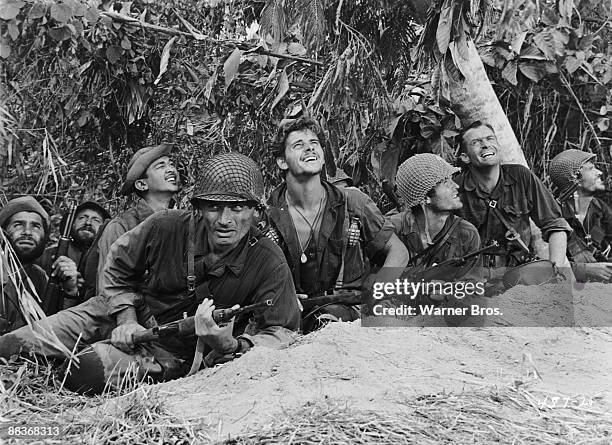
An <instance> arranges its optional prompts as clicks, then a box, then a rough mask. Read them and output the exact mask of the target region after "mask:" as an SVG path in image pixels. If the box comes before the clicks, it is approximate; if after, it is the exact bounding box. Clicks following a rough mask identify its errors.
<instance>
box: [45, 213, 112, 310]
mask: <svg viewBox="0 0 612 445" xmlns="http://www.w3.org/2000/svg"><path fill="white" fill-rule="evenodd" d="M66 217H67V215H64V217H63V218H62V222H61V223H60V227H64V224H65V223H66ZM107 219H110V214H109V213H108V211H107V210H106V209H105V208H104V207H102V206H101V205H100V204H98V203H96V202H93V201H86V202H83V203H81V204H79V206H78V207H77V208H76V212H75V216H74V223H73V224H72V228H71V234H70V235H71V236H70V244H69V245H68V253H67V256H68V258H70V259H71V260H72V261H74V262H75V263H76V265H77V270H78V271H79V274H80V275H81V276H80V279H79V288H80V289H79V294H80V295H81V297H83V298H84V295H85V293H86V290H87V289H89V288H95V285H96V271H95V270H94V271H88V270H87V269H86V267H85V263H86V258H87V255H86V253H87V251H88V250H89V248H90V247H91V245H92V244H93V242H94V239H95V238H96V236H97V234H98V231H99V230H100V229H101V228H102V227H103V225H104V222H105V221H106V220H107ZM56 251H57V244H56V245H53V246H50V247H47V248H46V249H45V251H44V252H43V254H42V255H41V257H40V259H39V261H38V264H39V265H40V266H41V267H42V268H43V269H44V270H46V271H48V270H49V268H50V266H51V264H52V263H53V261H55V252H56Z"/></svg>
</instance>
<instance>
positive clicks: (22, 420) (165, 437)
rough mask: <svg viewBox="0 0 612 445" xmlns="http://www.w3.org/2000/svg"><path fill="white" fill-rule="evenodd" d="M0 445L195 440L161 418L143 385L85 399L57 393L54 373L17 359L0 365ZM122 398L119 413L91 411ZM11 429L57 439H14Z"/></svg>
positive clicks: (186, 429) (188, 429) (189, 431)
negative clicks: (51, 430)
mask: <svg viewBox="0 0 612 445" xmlns="http://www.w3.org/2000/svg"><path fill="white" fill-rule="evenodd" d="M0 383H1V386H0V442H2V443H5V441H6V442H7V443H20V442H21V443H32V441H33V440H34V439H36V441H37V442H38V443H49V444H51V443H61V444H70V443H91V444H98V443H107V444H140V443H142V444H144V443H147V444H150V443H159V444H166V443H167V444H187V443H194V442H196V441H197V442H201V441H200V440H197V436H196V433H195V432H194V429H193V426H192V425H190V424H185V423H182V422H180V421H178V420H177V419H175V418H173V417H171V416H169V415H167V414H166V412H165V410H164V409H163V406H162V401H161V400H159V398H158V397H157V395H156V394H155V393H154V392H153V391H152V389H153V387H151V386H148V385H139V384H132V385H126V386H125V387H124V389H122V391H121V392H119V393H112V394H110V393H107V394H105V395H102V396H98V397H85V396H80V395H78V394H75V393H73V392H71V391H68V390H66V389H64V388H63V387H62V380H61V379H60V375H59V373H58V371H57V368H56V367H53V366H52V364H49V363H46V362H44V363H43V362H40V361H36V359H33V360H27V359H24V360H22V359H20V360H19V361H12V362H9V363H8V364H3V365H0ZM116 396H121V399H122V404H121V407H122V409H121V411H120V412H115V413H113V414H112V415H109V414H105V415H100V414H98V412H97V410H96V409H95V408H96V407H98V406H100V405H102V404H103V403H104V402H106V401H108V400H110V399H111V398H114V397H116ZM10 426H13V427H36V426H38V427H42V426H45V427H57V428H58V429H59V431H60V434H59V435H57V436H54V435H53V436H47V437H37V438H30V439H28V440H25V439H16V438H15V437H14V436H9V434H8V431H9V430H8V428H9V427H10Z"/></svg>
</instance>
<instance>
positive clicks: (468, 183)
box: [463, 165, 516, 195]
mask: <svg viewBox="0 0 612 445" xmlns="http://www.w3.org/2000/svg"><path fill="white" fill-rule="evenodd" d="M515 183H516V178H515V177H514V176H513V175H512V174H511V173H510V172H509V171H507V170H506V168H505V166H504V165H500V169H499V179H498V181H497V184H496V185H495V187H494V188H493V191H492V192H491V193H490V194H493V192H494V191H495V190H497V189H498V188H499V185H500V184H503V186H504V187H506V186H511V185H513V184H515ZM463 188H464V189H465V190H466V191H468V192H473V191H474V190H476V189H478V191H479V192H480V193H481V194H483V195H487V193H486V192H484V190H482V188H480V184H479V183H478V182H477V181H476V179H475V178H474V175H473V174H472V169H471V168H468V170H467V172H466V173H465V177H464V180H463Z"/></svg>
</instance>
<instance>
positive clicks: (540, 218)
mask: <svg viewBox="0 0 612 445" xmlns="http://www.w3.org/2000/svg"><path fill="white" fill-rule="evenodd" d="M529 185H530V189H531V199H532V207H531V212H530V214H529V216H531V218H532V219H533V221H534V222H535V223H536V225H537V226H538V227H539V228H540V230H541V231H542V238H543V239H544V241H546V242H548V239H549V238H550V234H551V233H553V232H566V233H567V235H569V234H570V233H572V228H571V227H570V225H569V224H568V222H567V221H566V220H565V218H563V215H562V213H561V208H560V207H559V205H558V204H557V202H556V201H555V200H554V198H553V196H552V194H551V193H550V192H549V191H548V190H547V189H546V187H544V184H542V182H541V181H540V180H539V179H538V178H537V177H536V176H535V175H534V174H533V173H531V174H530V184H529Z"/></svg>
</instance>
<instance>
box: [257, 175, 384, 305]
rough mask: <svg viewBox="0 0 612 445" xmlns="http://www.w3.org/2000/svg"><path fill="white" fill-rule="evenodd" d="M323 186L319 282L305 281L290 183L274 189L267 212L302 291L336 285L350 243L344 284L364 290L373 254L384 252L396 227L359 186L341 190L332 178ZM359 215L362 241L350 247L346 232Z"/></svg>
mask: <svg viewBox="0 0 612 445" xmlns="http://www.w3.org/2000/svg"><path fill="white" fill-rule="evenodd" d="M322 184H323V187H324V188H325V191H326V193H327V202H326V205H325V210H324V213H323V220H322V222H321V227H320V229H319V237H318V239H317V241H316V243H314V244H316V247H312V250H309V253H311V252H312V255H313V256H314V259H313V261H314V262H316V264H317V266H318V274H317V280H316V281H315V282H310V281H309V282H306V281H305V280H303V279H302V277H301V275H300V269H301V268H302V265H301V263H300V257H301V255H302V250H301V246H300V243H299V240H298V239H297V234H296V231H295V227H294V225H293V220H292V218H291V215H290V214H289V207H288V205H287V201H286V200H285V192H286V190H287V186H286V184H283V185H281V186H280V187H278V188H277V189H276V190H274V191H273V192H272V195H271V196H270V200H269V204H270V206H271V207H270V209H269V211H268V215H269V217H270V220H271V222H272V224H273V225H274V227H276V229H278V231H279V232H280V236H281V238H282V242H281V245H282V248H283V252H284V253H285V256H286V258H287V262H288V263H289V266H290V267H291V273H292V275H293V279H294V282H295V287H296V289H297V291H298V292H300V293H306V294H309V295H313V294H319V293H322V292H325V291H327V290H331V289H333V287H334V285H335V283H336V280H337V279H338V275H339V272H340V268H341V265H342V254H343V249H344V246H345V243H346V251H345V257H344V273H343V277H341V278H342V281H343V287H344V288H353V289H354V288H359V287H360V286H361V284H362V280H363V279H364V278H365V277H366V276H367V274H368V273H369V261H368V257H369V258H372V257H373V256H374V255H375V254H376V253H378V252H380V251H382V250H383V249H384V247H385V245H386V243H387V241H388V240H389V238H390V237H391V235H392V234H393V228H392V227H390V226H385V221H384V218H383V216H382V214H381V213H380V210H379V209H378V207H377V206H376V204H375V203H374V201H372V200H371V199H370V197H369V196H367V195H366V194H365V193H363V192H361V191H360V190H359V189H357V188H354V187H346V188H345V189H344V191H341V190H340V189H339V188H337V187H335V186H333V185H331V184H329V183H327V182H322ZM346 212H348V215H347V213H346ZM354 217H357V218H358V219H359V225H360V240H359V241H358V242H357V243H355V244H353V245H350V244H348V243H347V241H348V236H347V231H348V227H349V226H350V224H351V220H352V219H353V218H354ZM311 244H313V243H311Z"/></svg>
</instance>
